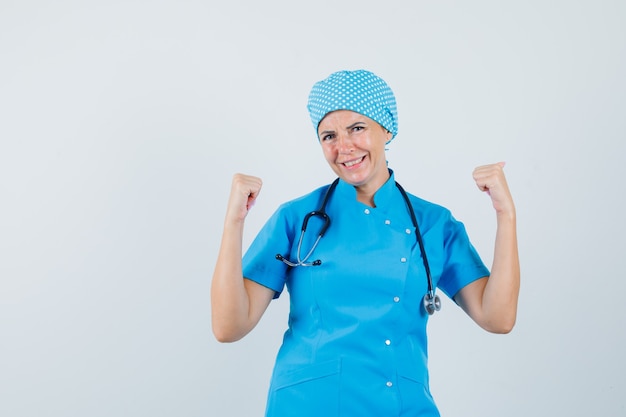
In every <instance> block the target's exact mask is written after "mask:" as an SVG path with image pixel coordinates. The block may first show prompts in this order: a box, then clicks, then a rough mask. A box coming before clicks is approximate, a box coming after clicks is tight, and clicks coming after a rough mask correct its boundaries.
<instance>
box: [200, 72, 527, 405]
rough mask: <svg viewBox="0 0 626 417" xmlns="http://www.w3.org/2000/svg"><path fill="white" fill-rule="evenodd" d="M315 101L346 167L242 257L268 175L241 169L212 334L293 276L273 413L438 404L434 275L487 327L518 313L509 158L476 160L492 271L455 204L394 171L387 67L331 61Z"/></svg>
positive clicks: (509, 321)
mask: <svg viewBox="0 0 626 417" xmlns="http://www.w3.org/2000/svg"><path fill="white" fill-rule="evenodd" d="M308 109H309V113H310V116H311V120H312V122H313V126H314V127H315V129H316V132H317V136H318V139H319V142H320V146H321V147H322V151H323V153H324V157H325V158H326V161H327V162H328V164H329V165H330V167H331V169H332V170H333V171H334V172H335V174H336V175H337V176H338V181H337V182H336V184H333V185H332V186H324V187H321V188H319V189H317V190H315V191H313V192H312V193H310V194H307V195H305V196H303V197H301V198H298V199H296V200H293V201H290V202H288V203H285V204H283V205H282V206H281V207H280V208H279V209H278V210H277V211H276V213H274V215H273V216H272V217H271V218H270V219H269V221H268V222H267V223H266V225H265V226H264V227H263V229H262V230H261V231H260V232H259V234H258V236H257V237H256V239H255V240H254V241H253V243H252V244H251V246H250V248H249V249H248V251H247V253H246V254H245V256H244V257H243V260H242V235H243V227H244V219H245V217H246V215H247V214H248V211H249V209H250V207H251V206H252V204H253V203H254V202H255V200H256V198H257V196H258V195H259V191H260V190H261V185H262V184H261V180H260V179H259V178H256V177H253V176H248V175H242V174H237V175H235V176H234V178H233V182H232V189H231V194H230V199H229V203H228V208H227V213H226V220H225V222H224V234H223V236H222V242H221V247H220V252H219V255H218V259H217V263H216V267H215V273H214V276H213V282H212V290H211V302H212V321H213V331H214V334H215V336H216V338H217V339H218V340H219V341H222V342H231V341H235V340H238V339H240V338H242V337H243V336H245V335H246V334H247V333H248V332H250V331H251V330H252V329H253V328H254V326H255V325H256V324H257V323H258V321H259V320H260V318H261V316H262V315H263V313H264V311H265V310H266V308H267V306H268V305H269V303H270V301H271V300H272V299H273V298H276V297H278V296H279V295H280V293H281V292H282V290H283V288H284V286H285V285H286V286H287V288H288V290H289V293H290V303H291V305H290V314H289V329H288V330H287V331H286V332H285V336H284V340H283V344H282V346H281V348H280V351H279V353H278V356H277V359H276V364H275V367H274V372H273V375H272V381H271V387H270V392H269V397H268V404H267V410H266V415H267V416H287V415H298V416H309V415H310V416H321V415H323V416H325V417H329V416H339V415H341V416H392V415H394V416H395V415H398V416H438V415H439V413H438V411H437V408H436V406H435V403H434V401H433V399H432V397H431V395H430V392H429V386H428V370H427V348H426V323H427V320H428V317H429V315H430V314H432V313H433V312H434V311H436V310H438V309H439V306H440V304H439V299H438V296H437V295H436V294H434V289H435V287H436V288H438V289H440V290H442V291H443V292H444V293H446V294H447V295H448V296H449V297H450V298H452V299H453V300H454V301H455V302H456V303H457V304H458V305H459V306H460V307H461V308H462V309H463V310H464V311H465V312H466V313H467V314H468V315H469V316H470V317H471V318H472V319H473V320H474V321H475V322H476V323H477V324H478V325H479V326H481V327H482V328H484V329H485V330H487V331H490V332H494V333H507V332H509V331H510V330H511V329H512V327H513V325H514V323H515V318H516V312H517V299H518V293H519V260H518V253H517V238H516V223H515V222H516V219H515V207H514V204H513V200H512V197H511V194H510V192H509V189H508V187H507V183H506V180H505V177H504V173H503V165H504V164H502V163H499V164H493V165H486V166H482V167H479V168H477V169H476V170H475V171H474V174H473V175H474V179H475V181H476V184H477V186H478V188H479V189H480V190H482V191H485V192H487V193H488V194H489V195H490V197H491V200H492V202H493V206H494V208H495V211H496V218H497V231H496V238H495V254H494V261H493V265H492V268H491V273H489V270H488V269H487V268H486V267H485V265H484V264H483V263H482V261H481V260H480V258H479V256H478V254H477V253H476V251H475V249H474V248H473V246H472V245H471V243H470V241H469V238H468V237H467V234H466V232H465V229H464V227H463V225H462V224H461V223H460V222H458V221H456V220H455V219H454V218H453V217H452V215H451V214H450V212H449V211H448V210H447V209H445V208H443V207H441V206H438V205H435V204H432V203H429V202H427V201H424V200H422V199H420V198H418V197H416V196H414V195H410V194H407V193H405V192H404V190H403V189H402V187H401V186H400V185H399V184H397V183H396V182H395V175H394V172H393V171H392V170H390V169H388V167H387V161H386V158H385V147H386V145H387V144H388V143H389V142H390V141H391V140H392V139H393V138H394V137H395V136H396V134H397V126H398V124H397V112H396V101H395V98H394V95H393V92H392V91H391V89H390V88H389V86H388V85H387V84H386V83H385V82H384V81H383V80H382V79H380V78H379V77H377V76H376V75H374V74H372V73H371V72H368V71H363V70H359V71H339V72H336V73H333V74H331V75H330V76H329V77H328V78H326V79H325V80H322V81H320V82H318V83H316V84H315V85H314V87H313V89H312V91H311V94H310V96H309V104H308ZM329 190H330V191H329ZM322 207H323V210H319V209H320V208H322ZM313 210H319V211H325V213H327V214H323V215H316V216H311V217H310V218H309V219H308V221H307V232H305V233H301V228H302V224H303V222H304V221H305V216H306V215H307V213H310V212H311V211H313ZM326 215H327V216H328V218H329V219H330V220H331V221H330V224H329V225H328V228H327V229H326V231H325V233H324V234H323V237H322V238H319V236H318V235H319V233H318V231H319V230H320V229H321V228H323V227H324V225H325V222H326V220H325V217H324V216H326ZM413 218H414V219H415V221H416V222H414V221H413ZM420 232H421V233H420ZM318 238H319V240H318ZM425 260H426V261H425ZM429 277H430V278H429ZM430 281H432V288H430Z"/></svg>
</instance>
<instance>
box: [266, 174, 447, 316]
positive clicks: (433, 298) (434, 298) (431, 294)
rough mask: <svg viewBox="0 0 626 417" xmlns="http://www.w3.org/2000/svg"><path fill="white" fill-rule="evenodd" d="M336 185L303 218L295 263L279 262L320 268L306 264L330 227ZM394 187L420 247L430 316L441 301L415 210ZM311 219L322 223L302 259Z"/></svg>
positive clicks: (407, 198) (439, 305)
mask: <svg viewBox="0 0 626 417" xmlns="http://www.w3.org/2000/svg"><path fill="white" fill-rule="evenodd" d="M338 183H339V178H337V179H336V180H335V181H333V183H332V184H331V185H330V186H329V187H328V189H327V190H326V194H324V199H323V200H322V205H321V206H320V208H319V209H317V210H313V211H312V212H310V213H308V214H307V215H306V216H304V220H302V229H301V231H300V239H299V240H298V249H297V251H296V259H297V261H296V262H293V261H290V260H288V259H286V258H285V257H284V256H282V255H281V254H279V253H278V254H276V259H278V260H279V261H283V262H284V263H285V264H287V265H289V266H291V267H296V266H320V265H321V264H322V261H321V260H319V259H317V260H314V261H312V262H308V261H309V258H310V257H311V255H312V254H313V251H315V248H316V247H317V244H318V243H319V241H320V239H321V238H322V236H324V233H326V230H328V227H329V226H330V217H329V216H328V214H327V213H326V203H327V202H328V199H329V198H330V196H331V194H332V193H333V191H334V190H335V188H336V187H337V184H338ZM396 187H398V190H400V194H402V197H403V198H404V201H405V202H406V205H407V207H408V209H409V214H410V215H411V222H412V223H413V227H415V236H416V239H417V244H418V245H419V247H420V253H421V255H422V260H423V261H424V269H425V270H426V278H427V279H428V292H427V293H426V295H424V299H423V304H424V309H425V310H426V312H427V313H428V314H429V315H432V314H434V313H435V311H439V310H441V299H440V298H439V296H438V295H437V294H435V288H434V287H433V280H432V277H431V275H430V266H429V265H428V259H427V258H426V250H425V249H424V241H423V240H422V234H421V233H420V230H419V227H418V225H417V218H416V217H415V210H413V205H412V204H411V201H410V200H409V196H408V195H407V193H406V191H404V188H402V186H401V185H400V184H398V183H397V182H396ZM311 217H319V218H321V219H322V221H323V224H322V227H321V228H320V231H319V233H318V235H317V239H316V240H315V243H313V247H311V250H310V251H309V252H308V253H307V254H306V255H305V256H304V258H302V257H301V250H302V240H303V238H304V232H305V231H306V228H307V225H308V223H309V220H310V219H311Z"/></svg>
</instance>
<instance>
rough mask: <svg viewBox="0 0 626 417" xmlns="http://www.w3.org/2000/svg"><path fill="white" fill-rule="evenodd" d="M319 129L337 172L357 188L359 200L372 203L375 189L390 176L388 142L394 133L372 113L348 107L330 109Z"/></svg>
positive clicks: (319, 134) (329, 161) (327, 159)
mask: <svg viewBox="0 0 626 417" xmlns="http://www.w3.org/2000/svg"><path fill="white" fill-rule="evenodd" d="M317 132H318V136H319V139H320V144H321V145H322V151H323V152H324V157H325V158H326V161H327V162H328V164H329V165H330V167H331V168H332V170H333V171H334V172H335V174H337V175H338V176H339V178H341V179H342V180H344V181H345V182H347V183H348V184H351V185H353V186H354V187H355V188H356V189H357V198H358V200H359V201H362V202H364V203H366V204H370V205H371V204H373V196H374V193H375V192H376V191H377V190H378V189H379V188H380V187H381V186H382V185H383V184H384V183H385V182H386V181H387V179H389V171H388V169H387V160H386V157H385V144H386V143H387V142H389V141H390V140H391V137H392V134H391V133H389V132H387V130H386V129H385V128H383V127H382V126H381V125H379V124H378V123H377V122H375V121H374V120H372V119H370V118H369V117H367V116H363V115H362V114H359V113H355V112H353V111H349V110H337V111H334V112H331V113H328V114H327V115H326V116H325V117H324V118H323V119H322V121H321V122H320V124H319V126H318V129H317Z"/></svg>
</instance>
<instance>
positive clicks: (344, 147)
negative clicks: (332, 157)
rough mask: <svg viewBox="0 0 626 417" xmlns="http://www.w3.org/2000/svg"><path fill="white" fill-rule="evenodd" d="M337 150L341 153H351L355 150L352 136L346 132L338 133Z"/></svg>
mask: <svg viewBox="0 0 626 417" xmlns="http://www.w3.org/2000/svg"><path fill="white" fill-rule="evenodd" d="M337 150H338V151H339V153H341V154H349V153H352V151H353V150H354V145H353V143H352V140H351V139H350V136H349V135H348V134H346V133H340V134H338V135H337Z"/></svg>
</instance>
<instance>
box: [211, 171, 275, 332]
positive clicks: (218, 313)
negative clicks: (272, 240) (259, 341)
mask: <svg viewBox="0 0 626 417" xmlns="http://www.w3.org/2000/svg"><path fill="white" fill-rule="evenodd" d="M261 185H262V182H261V179H260V178H257V177H252V176H248V175H243V174H236V175H235V176H234V177H233V182H232V187H231V192H230V198H229V200H228V208H227V210H226V218H225V220H224V232H223V234H222V242H221V245H220V251H219V254H218V257H217V262H216V264H215V271H214V272H213V281H212V283H211V321H212V326H213V334H214V335H215V338H216V339H217V340H219V341H220V342H234V341H236V340H239V339H241V338H242V337H244V336H245V335H246V334H248V333H249V332H250V331H251V330H252V329H253V328H254V326H256V324H257V323H258V322H259V320H260V319H261V316H262V315H263V313H264V312H265V310H266V309H267V306H268V305H269V303H270V301H271V300H272V297H273V296H274V292H273V291H272V290H270V289H269V288H266V287H264V286H262V285H259V284H257V283H256V282H254V281H250V280H248V279H244V277H243V272H242V265H241V258H242V241H243V227H244V222H245V218H246V216H247V214H248V212H249V211H250V208H251V207H252V205H253V204H254V202H255V201H256V198H257V196H258V195H259V192H260V191H261Z"/></svg>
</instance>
